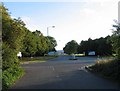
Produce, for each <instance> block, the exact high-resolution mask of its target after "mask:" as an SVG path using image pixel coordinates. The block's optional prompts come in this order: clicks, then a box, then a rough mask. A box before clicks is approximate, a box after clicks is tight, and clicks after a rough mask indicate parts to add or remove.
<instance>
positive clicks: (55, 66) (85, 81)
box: [10, 56, 119, 89]
mask: <svg viewBox="0 0 120 91" xmlns="http://www.w3.org/2000/svg"><path fill="white" fill-rule="evenodd" d="M69 58H70V57H69V56H60V57H58V58H55V59H52V60H50V61H47V62H44V63H31V64H22V67H23V68H24V69H25V71H26V74H25V75H24V76H23V77H22V78H21V79H20V80H18V81H16V83H15V84H14V85H13V86H12V87H11V88H10V89H118V88H119V87H118V84H116V83H113V82H111V81H108V80H106V79H103V78H101V77H98V76H96V75H94V74H92V73H90V72H88V71H87V70H85V69H84V66H86V65H91V64H94V63H95V61H96V60H97V58H95V57H79V58H78V60H68V59H69Z"/></svg>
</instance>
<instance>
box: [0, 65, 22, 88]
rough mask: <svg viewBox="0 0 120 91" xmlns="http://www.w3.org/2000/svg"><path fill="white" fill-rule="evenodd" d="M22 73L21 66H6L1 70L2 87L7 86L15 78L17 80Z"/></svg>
mask: <svg viewBox="0 0 120 91" xmlns="http://www.w3.org/2000/svg"><path fill="white" fill-rule="evenodd" d="M23 74H24V70H23V69H22V68H21V67H17V66H15V67H12V68H8V69H6V70H5V71H3V72H2V88H3V90H6V89H7V88H9V87H10V86H11V85H12V84H13V83H14V82H15V81H16V80H18V79H19V78H20V77H22V75H23Z"/></svg>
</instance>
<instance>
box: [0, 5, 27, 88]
mask: <svg viewBox="0 0 120 91" xmlns="http://www.w3.org/2000/svg"><path fill="white" fill-rule="evenodd" d="M0 9H2V42H3V43H2V59H3V60H2V74H3V76H2V81H3V82H2V83H3V84H2V88H3V90H4V89H6V88H7V87H9V86H10V85H11V84H12V83H13V82H14V81H15V80H16V79H19V77H20V76H21V75H22V73H23V70H22V69H21V68H20V66H19V60H18V58H17V53H18V52H19V51H20V50H21V48H22V44H23V39H24V36H25V35H24V34H25V31H24V29H25V24H24V22H23V21H22V20H21V19H20V18H18V19H12V18H11V16H10V15H9V13H8V9H6V8H5V7H4V5H2V6H0ZM18 71H20V72H18ZM6 75H7V76H6Z"/></svg>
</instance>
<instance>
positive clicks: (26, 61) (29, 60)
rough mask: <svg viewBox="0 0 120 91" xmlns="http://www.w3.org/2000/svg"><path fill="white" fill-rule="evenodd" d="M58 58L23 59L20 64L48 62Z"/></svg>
mask: <svg viewBox="0 0 120 91" xmlns="http://www.w3.org/2000/svg"><path fill="white" fill-rule="evenodd" d="M57 57H58V56H42V57H32V58H31V57H23V58H21V59H20V63H21V64H24V63H34V62H46V61H48V60H51V59H54V58H57Z"/></svg>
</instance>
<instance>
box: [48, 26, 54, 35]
mask: <svg viewBox="0 0 120 91" xmlns="http://www.w3.org/2000/svg"><path fill="white" fill-rule="evenodd" d="M50 27H52V28H55V26H49V27H47V36H49V28H50Z"/></svg>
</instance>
